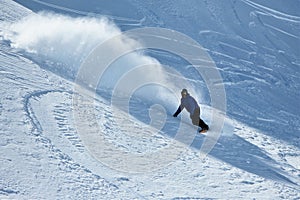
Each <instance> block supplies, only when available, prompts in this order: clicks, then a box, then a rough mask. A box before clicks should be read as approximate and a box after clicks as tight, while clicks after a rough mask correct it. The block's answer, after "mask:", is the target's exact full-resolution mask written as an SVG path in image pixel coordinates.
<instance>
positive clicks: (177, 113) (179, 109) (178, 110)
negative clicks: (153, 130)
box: [173, 105, 182, 117]
mask: <svg viewBox="0 0 300 200" xmlns="http://www.w3.org/2000/svg"><path fill="white" fill-rule="evenodd" d="M181 111H182V108H181V105H180V106H179V107H178V109H177V111H176V112H175V113H174V114H173V117H177V115H179V113H180V112H181Z"/></svg>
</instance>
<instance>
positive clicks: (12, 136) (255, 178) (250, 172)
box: [0, 0, 300, 199]
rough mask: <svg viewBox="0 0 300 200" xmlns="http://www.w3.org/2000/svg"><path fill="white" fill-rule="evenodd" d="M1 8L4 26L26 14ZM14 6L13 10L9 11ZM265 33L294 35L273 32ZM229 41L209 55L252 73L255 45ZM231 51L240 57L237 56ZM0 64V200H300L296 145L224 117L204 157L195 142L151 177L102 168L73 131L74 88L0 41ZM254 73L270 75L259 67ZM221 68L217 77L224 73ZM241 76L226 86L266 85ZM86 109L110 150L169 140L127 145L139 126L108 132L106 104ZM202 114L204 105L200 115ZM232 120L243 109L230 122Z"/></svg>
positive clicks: (254, 75) (156, 20) (144, 146)
mask: <svg viewBox="0 0 300 200" xmlns="http://www.w3.org/2000/svg"><path fill="white" fill-rule="evenodd" d="M35 1H36V2H40V1H37V0H35ZM3 2H4V4H3V5H5V6H4V8H5V9H6V8H10V9H7V10H8V11H9V12H6V13H9V14H7V15H4V14H3V13H2V18H4V19H3V20H12V21H13V20H15V19H16V18H19V17H21V16H22V15H26V14H27V13H28V12H29V11H26V10H24V9H23V8H22V7H20V8H18V9H17V8H15V6H16V5H18V4H16V3H13V2H9V1H6V0H5V1H3ZM243 2H245V3H246V4H248V5H250V6H252V7H254V8H256V9H258V10H260V12H264V13H265V14H267V15H271V16H273V17H275V18H276V19H280V20H285V21H289V22H292V23H295V22H297V23H298V22H299V17H296V16H292V15H287V14H284V13H281V12H279V11H276V10H273V9H270V8H266V7H264V6H262V5H259V4H257V3H254V2H253V1H249V0H243ZM136 4H137V2H136ZM207 5H208V4H207ZM47 6H53V5H52V4H49V5H48V4H47ZM209 6H212V5H209ZM4 8H1V9H4ZM58 8H60V7H58ZM210 8H211V9H213V7H210ZM14 9H16V10H20V12H12V11H11V10H14ZM140 9H141V10H142V12H143V13H144V15H145V16H146V15H148V18H147V20H149V17H150V20H151V21H152V22H154V23H156V24H159V25H164V23H163V20H161V19H160V18H159V16H157V15H155V13H153V12H151V10H147V9H145V8H144V7H142V6H141V7H140ZM69 11H71V12H73V11H74V10H69ZM2 12H4V11H3V10H2ZM76 12H77V11H76ZM17 13H23V14H21V15H18V14H17ZM84 14H85V13H84ZM236 15H237V14H236ZM3 16H5V17H3ZM213 17H215V16H213ZM112 18H114V17H113V16H112ZM115 19H117V20H120V21H121V20H123V21H124V20H125V21H126V20H127V21H126V23H127V22H132V23H137V24H138V25H140V24H139V23H140V21H133V20H131V19H128V18H115ZM240 21H241V19H240ZM143 23H145V24H146V23H148V22H147V21H146V22H145V21H144V22H143ZM265 25H266V24H265ZM267 26H268V25H267ZM268 27H270V26H268ZM272 29H276V30H278V31H280V32H282V33H283V34H286V35H289V36H293V34H291V33H288V32H285V31H281V30H280V29H277V28H276V27H273V28H272ZM201 34H202V35H205V34H208V35H209V37H214V35H215V34H217V35H221V33H218V32H213V31H210V30H208V31H205V32H200V35H201ZM226 37H228V36H226ZM230 40H232V41H243V42H242V43H243V44H244V45H243V46H242V45H236V46H235V45H234V42H233V43H232V44H231V43H228V41H226V40H224V42H222V41H221V42H220V43H219V44H220V46H221V47H222V48H226V49H231V50H230V53H228V54H224V53H222V52H219V51H215V52H213V51H211V52H212V53H215V54H217V55H218V56H221V57H226V58H227V59H226V60H227V61H228V60H229V61H230V62H227V63H226V64H225V66H226V65H228V66H231V67H233V68H234V66H235V65H236V66H239V63H241V62H245V65H247V66H249V65H250V66H253V65H254V64H253V62H251V61H249V59H248V58H249V57H251V56H253V52H254V51H255V47H254V45H255V42H253V41H251V40H245V39H243V38H238V39H233V38H230ZM246 44H248V45H249V46H247V45H246ZM252 45H253V46H252ZM266 48H267V47H266ZM269 51H271V52H272V51H273V50H269ZM237 52H238V54H239V55H240V57H239V59H237V58H236V53H237ZM270 55H272V54H270ZM242 58H245V60H243V59H242ZM0 61H1V66H0V84H1V87H2V89H1V93H0V95H1V101H0V124H1V128H0V131H1V137H2V139H1V140H0V149H1V151H0V162H1V166H0V171H1V172H0V198H1V199H2V198H4V199H6V198H9V199H10V198H16V199H43V198H45V199H48V198H51V197H54V198H56V199H62V198H70V199H99V198H100V199H211V197H212V196H213V198H220V199H223V198H224V197H225V198H228V199H255V198H258V199H260V198H262V197H263V198H266V199H278V198H279V199H300V196H299V191H300V188H299V185H300V180H299V179H300V165H299V156H300V149H299V147H298V146H296V145H294V144H293V143H290V142H288V141H286V140H280V139H278V138H276V137H271V136H269V135H265V134H264V133H262V132H261V131H259V130H256V129H254V128H250V127H249V126H247V125H245V124H242V123H240V122H237V121H235V120H232V119H229V118H227V125H228V127H225V128H224V130H223V135H222V136H221V138H220V139H219V141H218V143H217V144H216V146H215V148H214V149H213V151H212V152H211V153H210V155H209V156H208V157H207V158H206V159H205V160H201V159H200V156H199V148H200V146H199V145H200V144H201V143H202V141H203V139H204V136H197V137H196V138H195V140H194V143H193V144H192V145H191V146H185V147H184V148H185V153H184V154H183V155H180V156H179V157H178V159H177V160H176V161H174V162H173V163H171V164H170V165H169V166H167V167H165V168H163V169H160V170H157V171H154V172H151V173H145V174H131V173H124V172H119V171H116V170H114V169H112V168H110V167H109V166H105V165H103V164H102V163H101V162H99V161H98V160H96V159H95V158H94V157H93V156H92V155H90V154H89V153H88V151H87V149H86V148H85V145H84V143H83V142H82V141H81V139H80V136H79V135H78V133H77V131H76V128H75V126H74V123H75V122H74V119H73V114H72V112H73V110H72V95H74V94H73V92H72V87H73V85H72V84H73V83H71V82H69V81H66V80H64V79H62V78H61V77H59V76H57V75H54V74H52V73H51V72H49V71H47V70H43V69H41V68H40V67H39V66H38V65H37V64H35V63H34V62H33V61H31V60H29V59H28V58H25V57H24V56H23V55H22V53H20V52H17V51H15V50H13V49H11V48H10V47H9V45H8V43H6V41H1V43H0ZM224 63H225V62H223V63H222V64H223V65H224ZM261 68H263V69H264V70H267V71H268V70H272V69H269V68H268V67H267V66H261ZM221 70H224V71H225V72H226V68H222V69H221ZM242 70H247V68H244V69H243V67H242V68H239V69H237V71H235V72H230V71H229V72H228V73H227V74H228V76H230V75H231V73H234V74H235V75H236V76H233V74H232V77H233V78H234V77H239V76H241V77H239V78H238V79H237V81H228V82H227V84H228V85H234V86H238V85H240V86H243V84H245V82H247V83H253V82H256V81H258V82H260V83H262V84H266V85H269V84H270V83H269V81H270V79H267V80H266V79H265V78H264V77H263V76H264V75H261V74H259V73H255V70H253V71H251V72H252V73H248V74H247V75H245V73H242ZM238 71H241V72H240V73H238ZM250 74H251V75H250ZM191 81H192V79H191ZM242 101H243V100H241V101H240V103H241V102H242ZM93 106H95V110H96V112H98V113H99V121H101V125H102V126H103V130H104V133H103V134H104V135H105V137H106V138H107V139H108V140H109V141H110V142H111V143H114V144H115V145H116V146H118V145H119V146H118V147H119V148H123V149H129V150H130V151H135V152H136V151H140V152H145V151H146V150H148V151H152V150H155V149H156V148H163V147H164V146H165V145H168V143H170V142H171V141H172V136H170V135H168V133H165V135H158V136H156V137H154V139H153V141H152V143H151V142H149V141H147V140H142V141H133V140H131V137H130V136H132V135H134V134H140V132H141V131H142V132H145V130H144V129H141V128H140V127H141V126H142V122H139V121H132V124H133V125H132V126H133V127H134V128H132V126H131V128H130V129H129V128H128V129H127V128H125V129H123V130H121V129H118V128H117V127H116V126H114V120H113V118H112V111H111V108H110V107H109V105H108V104H107V103H105V100H103V99H101V98H99V99H98V102H97V103H96V104H95V105H93ZM137 106H138V105H137ZM209 109H210V108H209V107H208V108H207V107H204V110H209ZM283 112H284V111H283ZM241 113H244V112H238V113H237V115H241ZM287 114H288V115H291V117H293V116H294V115H293V114H292V113H287ZM240 117H241V118H242V117H244V116H240ZM121 118H122V116H121ZM132 120H133V119H132ZM257 120H259V121H262V122H264V123H267V122H273V121H272V120H273V119H272V118H270V119H269V118H262V117H257ZM296 120H297V119H296V116H295V121H296ZM92 128H93V127H91V129H92ZM226 128H228V129H226ZM126 131H128V132H130V133H128V137H125V136H124V137H120V135H121V134H122V133H124V132H125V133H126ZM190 131H193V128H191V129H190ZM298 131H299V130H298ZM175 142H179V143H180V142H181V141H175ZM295 144H297V143H295ZM152 148H153V149H152ZM245 149H247V150H248V151H245ZM112 162H113V161H112ZM257 167H259V169H257Z"/></svg>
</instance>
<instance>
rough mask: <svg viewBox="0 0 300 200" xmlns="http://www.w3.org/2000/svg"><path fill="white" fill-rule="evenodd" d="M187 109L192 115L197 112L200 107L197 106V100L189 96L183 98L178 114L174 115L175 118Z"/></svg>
mask: <svg viewBox="0 0 300 200" xmlns="http://www.w3.org/2000/svg"><path fill="white" fill-rule="evenodd" d="M184 108H185V109H186V110H187V111H188V112H189V113H190V115H193V114H194V112H195V110H196V109H197V108H198V109H199V108H200V107H199V105H198V104H197V102H196V100H195V99H194V98H193V97H192V96H190V95H189V94H187V95H186V97H182V98H181V104H180V106H179V107H178V109H177V111H176V113H175V114H174V117H177V115H178V114H179V113H180V112H181V111H182V110H183V109H184Z"/></svg>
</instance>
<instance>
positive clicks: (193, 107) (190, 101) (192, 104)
mask: <svg viewBox="0 0 300 200" xmlns="http://www.w3.org/2000/svg"><path fill="white" fill-rule="evenodd" d="M181 97H182V98H181V104H180V105H179V107H178V109H177V111H176V112H175V113H174V114H173V117H177V115H179V113H180V112H181V111H182V110H183V109H184V108H185V109H186V110H187V111H188V112H189V113H190V118H191V119H192V123H193V124H194V125H195V126H199V127H200V128H201V129H200V128H199V129H198V131H199V133H205V132H206V131H208V129H209V127H208V125H207V124H206V123H205V122H204V121H203V120H202V119H201V118H200V107H199V105H198V103H197V102H196V100H195V99H194V98H193V97H192V96H190V94H189V93H188V91H187V89H182V91H181Z"/></svg>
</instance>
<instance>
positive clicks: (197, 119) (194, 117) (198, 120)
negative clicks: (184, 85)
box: [191, 109, 209, 130]
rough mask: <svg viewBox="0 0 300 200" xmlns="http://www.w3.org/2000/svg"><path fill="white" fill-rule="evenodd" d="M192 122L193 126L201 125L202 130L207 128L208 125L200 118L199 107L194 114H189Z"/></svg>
mask: <svg viewBox="0 0 300 200" xmlns="http://www.w3.org/2000/svg"><path fill="white" fill-rule="evenodd" d="M191 119H192V123H193V124H194V125H195V126H199V127H201V129H202V130H208V129H209V127H208V125H207V124H206V123H205V122H204V121H203V120H202V119H201V118H200V109H196V110H195V112H194V114H193V115H191Z"/></svg>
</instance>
